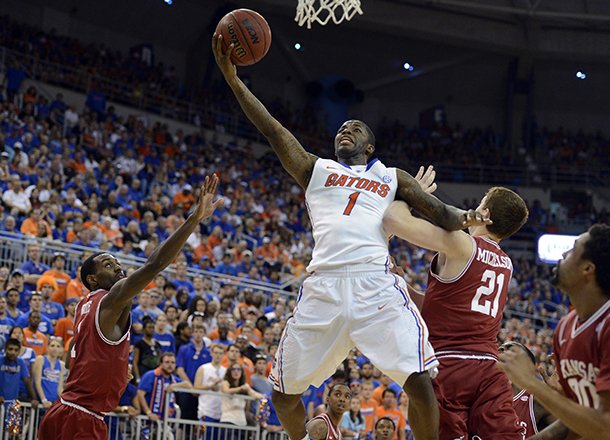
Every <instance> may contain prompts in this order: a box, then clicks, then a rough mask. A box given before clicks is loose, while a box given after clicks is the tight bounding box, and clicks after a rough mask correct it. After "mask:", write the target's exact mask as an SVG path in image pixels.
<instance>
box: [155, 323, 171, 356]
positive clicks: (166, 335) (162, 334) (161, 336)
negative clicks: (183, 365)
mask: <svg viewBox="0 0 610 440" xmlns="http://www.w3.org/2000/svg"><path fill="white" fill-rule="evenodd" d="M153 338H154V339H155V341H157V342H158V343H159V345H160V346H161V349H162V350H163V351H164V352H165V351H169V352H171V353H174V354H176V340H175V338H174V335H172V334H171V332H169V331H167V317H166V316H165V314H161V315H159V316H157V319H156V320H155V332H154V333H153Z"/></svg>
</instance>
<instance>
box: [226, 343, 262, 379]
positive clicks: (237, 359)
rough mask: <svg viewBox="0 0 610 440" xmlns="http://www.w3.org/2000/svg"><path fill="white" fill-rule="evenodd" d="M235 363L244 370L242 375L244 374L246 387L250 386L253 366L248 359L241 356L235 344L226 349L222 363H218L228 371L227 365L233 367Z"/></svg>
mask: <svg viewBox="0 0 610 440" xmlns="http://www.w3.org/2000/svg"><path fill="white" fill-rule="evenodd" d="M235 363H238V364H239V365H241V366H242V367H243V368H244V373H245V374H246V382H248V385H252V375H253V374H254V364H253V363H252V361H251V360H250V359H248V358H247V357H245V356H243V355H242V353H241V350H240V349H239V347H238V346H237V345H236V344H231V345H229V348H228V349H227V353H226V354H225V355H224V357H223V358H222V361H220V365H222V366H223V367H225V368H227V369H228V368H229V365H233V364H235Z"/></svg>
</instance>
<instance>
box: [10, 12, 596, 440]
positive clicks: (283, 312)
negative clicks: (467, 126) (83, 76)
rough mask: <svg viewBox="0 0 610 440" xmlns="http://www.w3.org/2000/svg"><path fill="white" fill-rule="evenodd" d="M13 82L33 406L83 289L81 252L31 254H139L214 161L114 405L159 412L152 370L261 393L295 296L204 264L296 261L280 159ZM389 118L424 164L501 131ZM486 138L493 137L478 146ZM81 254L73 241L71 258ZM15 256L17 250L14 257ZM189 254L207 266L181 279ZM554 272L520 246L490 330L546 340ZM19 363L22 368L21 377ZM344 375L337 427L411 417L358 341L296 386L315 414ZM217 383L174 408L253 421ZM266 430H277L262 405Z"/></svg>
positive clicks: (546, 343)
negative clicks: (210, 201) (315, 379)
mask: <svg viewBox="0 0 610 440" xmlns="http://www.w3.org/2000/svg"><path fill="white" fill-rule="evenodd" d="M2 20H5V22H6V20H7V19H6V18H3V19H2ZM7 26H8V28H9V30H8V31H6V29H4V31H3V32H4V33H3V34H2V38H3V39H2V40H1V41H0V44H5V45H6V44H9V43H8V42H7V41H8V40H14V39H20V40H21V41H22V44H25V45H26V46H20V47H17V48H20V49H22V50H30V51H31V50H36V51H38V52H37V54H38V55H40V56H42V54H46V55H45V56H48V57H60V58H58V59H57V60H55V59H54V58H52V59H53V60H54V61H58V62H66V63H71V62H72V63H75V64H77V65H79V66H87V67H88V68H94V69H96V71H99V72H100V73H103V74H108V75H116V74H117V72H120V71H121V69H127V70H130V69H131V68H132V67H133V65H132V64H130V62H135V61H133V60H131V61H129V60H125V59H123V58H121V57H120V55H108V56H107V57H106V59H107V60H111V62H110V61H109V65H106V64H105V63H104V62H102V61H100V60H103V59H104V57H89V56H88V55H86V56H85V55H83V52H87V50H85V49H86V48H87V47H86V46H82V45H81V44H80V43H78V42H76V41H73V40H70V39H63V37H56V36H53V35H46V34H42V33H40V32H36V31H35V30H33V29H29V28H28V29H26V31H27V32H25V33H24V30H23V28H21V29H19V27H18V26H17V27H15V25H14V24H11V23H10V22H9V23H8V24H7ZM7 35H9V37H6V36H7ZM7 38H8V40H7ZM56 38H58V39H59V40H61V41H63V43H62V44H61V47H56V46H55V42H56V41H59V40H55V39H56ZM43 43H44V44H43ZM66 48H71V49H70V50H66ZM79 54H80V55H79ZM83 57H84V58H83ZM100 63H101V64H100ZM105 69H110V70H105ZM112 69H115V70H112ZM140 70H141V71H142V72H144V73H142V75H143V77H144V78H145V79H146V80H147V81H148V80H151V78H153V80H156V81H161V80H160V79H159V78H160V77H159V75H161V76H163V75H164V73H163V72H160V71H158V70H154V69H153V70H152V71H148V70H146V69H140ZM135 71H136V72H137V71H139V68H135ZM147 75H149V76H147ZM155 75H157V76H155ZM17 79H19V78H17ZM168 81H169V80H168ZM161 82H162V81H161ZM163 87H165V86H163ZM167 87H170V86H167ZM8 89H9V85H8V83H7V84H5V90H4V93H2V98H3V99H2V101H1V102H0V150H1V151H0V191H1V192H2V202H1V203H0V249H1V252H0V254H1V255H0V260H1V261H2V262H3V266H2V267H0V290H1V291H2V292H3V294H2V296H0V336H2V344H3V345H5V348H6V354H5V356H6V359H9V360H10V362H16V361H14V360H13V358H12V357H11V356H12V355H13V354H14V353H13V351H15V347H17V356H18V358H19V359H21V360H22V363H23V365H25V366H26V368H27V374H25V373H24V374H23V379H24V380H23V381H22V387H21V389H20V390H18V391H15V393H17V395H19V396H21V397H25V398H29V399H33V400H39V401H40V402H41V404H42V405H43V407H48V406H49V405H50V402H51V401H52V400H54V398H57V395H58V393H59V392H61V383H62V377H63V375H64V373H63V366H62V364H61V361H60V359H61V358H62V352H64V351H66V350H67V347H68V344H69V340H70V337H71V335H72V331H73V328H72V325H73V319H74V310H75V307H76V303H77V302H78V301H79V300H80V299H82V298H83V297H84V296H85V295H86V294H87V290H86V289H85V287H84V286H83V284H82V282H81V281H80V279H79V268H78V267H75V268H74V269H72V268H68V267H66V255H64V254H62V253H56V254H53V255H51V256H50V258H48V259H44V258H42V254H48V252H47V251H46V246H47V245H48V244H51V243H62V244H67V245H74V246H76V245H78V246H83V247H85V248H94V249H100V250H107V251H109V252H112V253H116V254H117V255H119V256H120V255H131V256H140V257H148V256H149V255H150V254H151V252H152V250H153V249H154V248H155V247H156V245H157V244H158V243H159V242H161V241H163V240H164V239H165V238H167V237H168V236H169V234H171V233H172V232H173V231H174V230H175V229H176V228H177V227H179V225H180V224H181V222H183V221H184V218H185V215H186V214H187V212H188V210H189V208H190V207H191V206H192V205H193V203H195V200H196V198H197V195H198V186H199V185H200V184H201V182H202V180H203V177H204V176H205V175H209V174H211V173H217V174H218V175H219V176H220V178H221V188H220V191H221V193H222V197H224V198H225V207H224V208H223V209H222V210H221V211H219V212H217V213H216V214H215V215H214V217H213V218H212V219H211V220H210V221H209V222H208V223H206V224H205V225H202V226H201V228H200V230H198V231H197V232H196V233H194V234H193V235H192V236H191V237H190V238H189V240H188V243H187V245H186V246H185V248H184V252H183V254H182V255H181V256H180V257H179V258H178V259H177V261H176V264H175V265H174V269H175V272H174V273H173V274H172V275H169V274H165V275H160V276H159V277H157V278H156V279H155V281H154V283H151V285H150V286H148V288H147V289H146V290H145V291H143V292H142V293H141V294H140V295H139V296H138V298H137V300H136V301H134V308H133V322H134V326H133V330H134V332H133V334H132V344H133V347H134V349H133V370H134V382H133V383H132V386H131V387H129V388H128V390H126V394H125V396H124V399H123V400H122V402H121V405H120V406H119V407H118V408H117V411H119V412H124V413H127V414H129V415H132V416H133V415H135V414H138V413H143V414H145V415H146V416H147V417H149V418H150V420H153V421H154V420H157V419H158V418H159V417H161V416H162V411H163V408H162V407H161V406H160V405H158V402H156V401H155V396H154V395H153V393H151V390H152V388H153V387H154V386H155V384H157V385H159V384H162V385H163V386H168V387H169V386H174V384H178V383H181V384H182V386H188V384H194V386H195V387H196V388H200V389H204V390H208V391H222V392H224V393H225V394H227V396H229V395H231V394H247V395H249V396H251V397H253V398H255V399H258V400H260V399H261V398H262V397H263V396H265V395H268V393H269V391H270V389H269V385H268V383H267V382H266V381H265V380H264V379H265V377H266V375H267V374H268V372H269V369H270V362H271V359H272V358H273V356H274V353H275V350H276V349H277V344H278V341H279V337H280V335H281V332H282V330H283V327H284V325H285V322H286V319H287V318H288V317H289V316H290V314H291V312H292V310H293V309H294V307H295V301H294V299H293V298H294V297H293V296H290V294H289V292H286V295H281V294H280V292H279V291H277V292H275V293H273V295H268V294H266V293H263V292H261V291H257V290H251V289H240V288H238V287H237V286H236V285H235V284H233V283H230V282H226V283H219V282H215V281H214V279H213V277H212V276H208V275H212V274H213V273H217V274H223V275H232V276H237V277H241V278H243V279H245V280H256V281H263V282H266V283H269V284H270V285H276V286H279V285H280V284H281V283H282V281H284V280H286V279H288V278H290V277H299V276H301V275H303V274H305V266H306V265H307V263H308V261H309V259H310V258H311V250H312V247H313V239H312V235H311V227H310V224H309V218H308V216H307V210H306V209H305V205H304V195H303V191H302V190H301V189H300V188H299V187H298V186H297V185H296V183H294V182H293V181H292V179H290V177H289V176H288V175H287V174H286V173H285V172H284V171H283V170H282V168H281V165H280V164H279V162H278V161H277V160H276V159H275V157H274V156H273V155H270V154H266V155H263V156H257V155H256V154H255V151H254V150H253V149H252V148H251V146H250V145H249V144H247V143H246V144H243V143H238V142H237V140H235V141H233V142H228V143H220V142H218V141H216V140H214V139H212V140H210V139H206V138H205V136H203V135H202V134H201V133H198V132H194V133H183V132H181V131H176V132H174V133H172V132H170V130H169V129H168V127H167V126H164V125H162V124H158V123H157V124H153V125H149V124H148V123H147V120H146V119H145V118H138V117H135V116H129V117H126V118H123V117H120V116H119V115H117V114H116V113H115V112H114V111H113V109H112V108H106V106H105V105H101V106H100V105H99V100H97V101H96V99H95V96H93V97H91V100H90V101H89V102H88V105H87V107H86V108H84V109H82V110H81V111H77V110H76V109H75V108H74V107H73V106H71V105H70V103H66V102H64V100H63V97H62V96H60V95H58V96H57V97H56V98H55V99H54V100H53V101H51V102H50V103H48V102H47V103H45V102H44V101H41V99H40V96H39V94H38V92H37V91H36V89H35V88H33V87H29V88H27V89H25V90H23V88H21V87H19V88H17V89H15V90H13V91H11V90H8ZM274 106H275V107H274V108H275V110H277V111H278V112H280V113H282V112H284V115H283V116H284V117H285V118H291V117H294V115H295V114H296V113H295V112H293V111H291V110H290V108H287V107H283V106H282V104H281V103H276V104H274ZM296 119H298V118H296ZM393 130H394V131H392V130H382V132H381V135H382V136H388V138H390V137H391V136H394V138H393V139H394V141H393V142H392V143H390V144H389V145H391V146H390V147H389V151H390V152H392V151H398V150H399V149H400V148H404V146H405V145H408V146H410V147H412V148H414V151H417V154H418V160H419V159H421V160H424V161H425V160H426V159H429V160H430V162H434V157H438V156H437V155H438V152H439V151H445V152H446V153H447V156H446V157H453V156H454V155H456V154H457V153H456V151H457V150H458V149H457V148H456V147H455V145H461V146H462V147H464V148H465V150H464V151H462V152H461V153H460V154H458V156H461V157H465V158H468V157H471V158H472V157H475V156H476V155H475V154H472V155H471V154H469V153H468V152H472V153H474V152H476V150H477V149H481V148H483V146H485V148H484V149H485V151H486V154H487V156H480V157H481V158H482V159H481V160H485V161H493V160H504V159H505V157H504V155H505V153H504V152H503V150H502V148H501V142H500V140H499V139H497V136H495V135H494V134H493V132H491V131H490V130H483V131H476V130H475V131H468V132H464V133H462V134H460V135H459V136H458V135H457V133H458V132H460V133H461V130H456V131H453V132H449V133H443V134H442V135H440V136H438V137H437V136H436V135H430V136H428V137H427V138H424V137H422V134H421V133H418V132H417V131H413V132H411V133H410V134H409V135H408V136H411V137H410V138H409V139H411V141H410V142H407V143H406V144H404V143H403V142H401V141H400V139H401V135H400V133H398V131H400V130H399V128H397V127H394V129H393ZM395 132H396V133H395ZM576 138H578V137H576ZM576 138H575V139H576ZM585 138H586V139H589V141H590V142H594V143H595V145H596V148H597V150H596V151H598V150H599V151H602V149H603V148H607V145H606V147H604V142H606V141H604V140H603V138H600V137H593V138H587V137H585ZM448 139H453V140H454V142H457V144H456V143H453V144H452V143H451V142H447V140H448ZM547 139H554V137H553V136H547ZM589 141H587V142H589ZM553 142H555V141H552V142H551V141H550V140H549V145H556V144H555V143H553ZM489 145H495V146H496V148H495V149H488V148H487V146H489ZM602 147H603V148H602ZM553 148H555V147H553ZM585 150H586V149H585ZM433 151H434V157H433V156H431V154H432V152H433ZM587 151H588V150H587ZM476 204H478V203H476ZM530 212H531V213H532V222H533V224H534V225H536V224H538V225H544V226H546V225H547V224H548V217H549V211H548V210H547V209H545V208H544V207H542V206H540V204H539V203H538V204H537V203H536V202H534V203H533V204H532V206H531V207H530ZM596 215H597V216H598V217H600V216H601V217H602V218H603V217H604V216H606V217H607V215H608V214H607V213H605V212H602V213H596ZM596 218H597V217H596ZM589 220H593V219H592V218H589ZM7 237H11V238H14V237H27V238H28V239H29V244H28V246H27V249H25V250H24V249H22V248H19V247H13V246H12V245H11V244H10V241H5V240H4V238H7ZM7 240H8V239H7ZM79 249H81V250H82V249H83V248H80V247H79ZM19 252H22V253H23V252H25V253H26V254H27V255H23V254H19ZM88 252H89V251H84V253H83V255H82V258H83V259H84V258H85V257H86V256H87V254H88ZM391 254H392V255H394V256H395V257H396V259H397V261H398V263H399V264H400V265H401V266H402V267H403V268H404V269H405V271H406V273H407V277H408V279H409V281H410V282H411V283H412V284H413V285H415V287H416V288H418V289H420V290H424V289H425V284H426V280H427V268H428V265H429V262H430V260H431V257H432V254H431V253H430V252H427V251H423V250H421V249H417V248H415V247H413V246H411V245H409V244H408V243H405V242H402V241H398V240H393V241H392V242H391ZM47 256H48V255H47ZM14 261H25V263H23V264H22V265H15V264H13V262H14ZM45 261H46V262H48V263H50V264H49V265H48V266H47V265H46V264H45ZM188 267H190V268H198V269H201V270H203V271H208V272H203V273H202V274H201V275H196V276H194V277H191V276H189V275H188V273H187V268H188ZM206 274H208V275H206ZM549 275H550V274H549V268H548V267H546V266H541V265H538V264H535V263H534V262H532V261H529V260H526V259H519V260H516V261H515V272H514V278H513V280H512V281H511V285H510V298H509V304H508V309H507V311H506V312H505V318H506V319H505V322H504V326H503V328H502V330H501V333H500V337H499V340H500V342H503V341H505V340H509V339H510V340H519V341H520V342H523V343H524V344H526V345H527V346H528V347H530V348H532V350H533V351H534V353H535V354H536V355H537V356H538V357H539V359H540V360H542V361H543V362H544V361H546V360H547V357H548V355H549V353H550V350H551V344H550V341H551V335H552V330H553V328H554V327H555V326H556V324H557V321H558V319H559V318H560V317H561V316H563V314H565V313H566V311H567V309H568V306H569V305H568V302H567V298H566V297H565V296H564V295H562V294H561V293H560V292H558V291H557V290H556V289H555V288H554V287H553V286H551V285H550V284H549V283H548V281H547V280H548V279H549V278H550V276H549ZM15 341H16V342H15ZM9 348H10V350H9ZM9 351H10V353H9ZM193 360H196V362H194V361H193ZM20 362H21V361H20ZM30 374H31V375H32V378H33V380H31V381H29V380H25V379H26V377H27V376H29V375H30ZM345 378H348V379H350V383H351V384H350V387H351V388H352V391H353V393H354V395H355V396H356V397H360V399H359V401H354V402H353V408H352V406H351V405H350V414H349V415H348V416H347V418H348V419H349V420H348V421H347V422H346V426H347V427H345V430H346V431H345V433H346V437H348V436H350V435H351V436H353V435H354V434H355V433H356V432H360V431H362V430H364V431H367V430H369V429H370V427H369V425H368V424H370V423H371V422H370V421H371V420H373V419H374V418H375V417H381V416H382V415H387V414H396V417H397V418H398V419H399V421H400V423H401V424H400V426H401V429H402V432H406V430H408V426H407V424H406V416H405V415H406V407H407V405H408V402H406V400H405V397H404V393H401V392H400V390H399V389H396V386H395V385H394V384H392V383H391V381H390V380H389V378H387V377H386V376H383V375H381V373H380V372H379V371H377V370H376V369H375V368H374V367H373V366H372V365H370V364H369V363H367V360H366V359H365V358H364V357H363V356H362V355H361V354H360V353H358V352H357V351H355V352H354V353H352V355H350V357H349V358H348V359H346V361H345V365H344V366H343V368H342V369H341V370H340V372H339V373H337V374H336V375H335V376H333V378H330V379H329V382H328V383H327V384H325V385H323V386H322V387H320V388H311V389H310V390H309V391H308V392H307V393H306V395H305V396H304V400H305V403H306V406H307V408H308V414H309V415H310V416H313V414H315V412H316V411H318V410H319V408H318V407H319V405H320V404H322V403H323V401H324V391H325V389H326V388H325V387H326V386H327V385H328V384H329V383H332V381H335V380H343V379H345ZM13 391H14V390H12V389H11V390H10V392H13ZM7 392H8V391H7V390H6V389H3V390H0V395H2V397H5V394H6V393H7ZM227 396H225V397H221V398H220V397H219V398H217V399H216V400H214V398H213V397H210V396H209V395H202V396H200V397H199V398H196V397H192V396H190V395H188V394H180V395H179V397H178V402H179V403H181V405H180V406H181V410H182V414H183V415H184V416H185V417H187V418H193V419H194V418H199V419H205V420H208V421H227V422H231V423H237V424H246V423H249V424H253V423H255V422H256V421H257V418H256V416H255V411H256V408H257V405H256V404H254V405H251V404H246V401H245V400H243V399H239V398H237V397H227ZM193 399H194V400H193ZM170 408H173V406H172V405H170ZM357 414H360V416H361V417H358V416H357ZM400 414H402V416H400ZM401 417H402V419H401ZM360 418H362V420H360ZM403 419H404V423H403V422H402V420H403ZM358 420H360V421H361V422H362V421H363V420H364V424H365V428H361V429H356V428H354V426H360V425H358ZM265 428H266V429H267V430H269V431H279V430H280V428H279V423H278V422H277V417H276V416H275V414H274V412H273V410H271V414H270V416H269V418H268V419H267V420H266V421H265ZM401 438H402V437H401Z"/></svg>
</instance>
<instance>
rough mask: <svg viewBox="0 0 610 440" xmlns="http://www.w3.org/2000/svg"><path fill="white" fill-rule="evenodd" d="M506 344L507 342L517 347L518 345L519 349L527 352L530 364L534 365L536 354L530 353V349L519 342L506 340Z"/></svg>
mask: <svg viewBox="0 0 610 440" xmlns="http://www.w3.org/2000/svg"><path fill="white" fill-rule="evenodd" d="M507 344H509V345H516V346H517V347H519V348H520V349H521V350H523V351H524V352H525V353H526V354H527V356H528V357H529V358H530V361H532V364H534V365H536V356H535V355H534V353H532V350H530V349H529V348H527V347H526V346H525V345H523V344H522V343H521V342H517V341H508V342H507Z"/></svg>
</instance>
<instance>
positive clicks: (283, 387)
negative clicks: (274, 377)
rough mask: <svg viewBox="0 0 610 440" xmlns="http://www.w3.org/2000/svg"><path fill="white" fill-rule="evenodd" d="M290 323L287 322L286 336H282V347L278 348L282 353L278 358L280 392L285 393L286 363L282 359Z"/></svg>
mask: <svg viewBox="0 0 610 440" xmlns="http://www.w3.org/2000/svg"><path fill="white" fill-rule="evenodd" d="M292 318H293V317H292V316H291V317H290V318H288V321H290V319H292ZM288 321H286V327H285V328H284V334H283V335H282V338H281V339H280V345H279V347H278V349H279V351H280V355H279V356H278V364H279V365H278V372H279V373H280V378H279V382H280V391H281V392H282V393H283V392H284V390H285V389H286V387H285V386H284V361H283V359H282V357H283V354H284V342H285V341H286V339H287V337H288Z"/></svg>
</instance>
